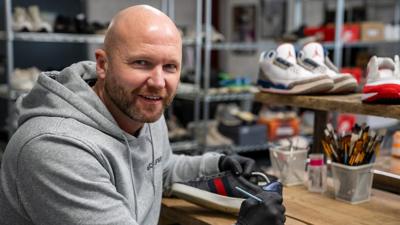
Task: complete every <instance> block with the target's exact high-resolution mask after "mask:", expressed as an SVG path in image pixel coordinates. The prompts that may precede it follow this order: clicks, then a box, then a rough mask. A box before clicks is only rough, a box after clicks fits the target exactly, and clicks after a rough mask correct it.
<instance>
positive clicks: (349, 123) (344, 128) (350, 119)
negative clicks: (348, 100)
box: [337, 113, 357, 134]
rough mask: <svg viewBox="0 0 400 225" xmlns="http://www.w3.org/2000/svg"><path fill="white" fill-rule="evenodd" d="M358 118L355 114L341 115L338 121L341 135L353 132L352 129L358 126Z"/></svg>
mask: <svg viewBox="0 0 400 225" xmlns="http://www.w3.org/2000/svg"><path fill="white" fill-rule="evenodd" d="M356 120H357V118H356V116H355V115H353V114H345V113H343V114H339V116H338V118H337V121H338V126H337V131H338V133H339V134H341V133H343V132H351V128H352V127H354V125H355V124H356Z"/></svg>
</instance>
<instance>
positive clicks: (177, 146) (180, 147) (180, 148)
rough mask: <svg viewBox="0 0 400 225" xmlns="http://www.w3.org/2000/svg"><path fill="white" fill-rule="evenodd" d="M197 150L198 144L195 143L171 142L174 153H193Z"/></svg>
mask: <svg viewBox="0 0 400 225" xmlns="http://www.w3.org/2000/svg"><path fill="white" fill-rule="evenodd" d="M197 148H198V144H197V142H195V141H180V142H171V149H172V151H173V152H174V153H178V152H184V151H193V150H196V149H197Z"/></svg>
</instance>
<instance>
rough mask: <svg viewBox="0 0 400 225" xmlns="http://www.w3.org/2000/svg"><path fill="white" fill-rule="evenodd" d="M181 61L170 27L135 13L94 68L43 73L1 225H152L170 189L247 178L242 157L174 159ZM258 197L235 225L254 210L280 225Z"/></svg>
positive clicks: (268, 201)
mask: <svg viewBox="0 0 400 225" xmlns="http://www.w3.org/2000/svg"><path fill="white" fill-rule="evenodd" d="M181 52H182V41H181V38H180V35H179V32H178V30H177V28H176V27H175V25H174V23H173V22H172V21H171V20H170V19H169V18H168V17H167V16H166V15H164V14H163V13H162V12H160V11H158V10H156V9H154V8H152V7H149V6H144V5H139V6H134V7H130V8H127V9H125V10H123V11H121V12H120V13H118V14H117V15H116V16H115V17H114V19H113V20H112V22H111V24H110V27H109V30H108V32H107V34H106V37H105V42H104V49H99V50H97V51H96V63H91V62H80V63H77V64H73V65H72V66H70V67H68V68H66V69H64V70H63V71H61V72H48V73H43V74H41V75H40V77H39V79H38V81H37V84H36V86H35V87H34V88H33V89H32V91H31V92H30V93H29V94H28V95H27V96H26V97H25V98H24V99H23V100H22V110H21V115H20V119H19V124H20V125H19V128H18V130H17V132H16V133H15V134H14V136H13V137H12V138H11V140H10V142H9V144H8V146H7V149H6V151H5V154H4V158H3V160H4V161H3V163H2V169H1V177H0V179H1V180H0V182H1V188H0V224H2V225H5V224H7V225H8V224H10V225H11V224H12V225H20V224H24V225H25V224H26V225H32V224H36V225H47V224H49V225H50V224H51V225H54V224H57V225H60V224H88V225H89V224H91V225H93V224H106V225H125V224H126V225H128V224H129V225H135V224H144V225H147V224H149V225H155V224H157V222H158V219H159V218H158V217H159V213H160V204H161V195H162V192H163V190H168V188H169V187H170V185H171V183H173V182H177V181H184V180H189V179H192V178H194V177H197V176H203V175H210V174H214V173H217V172H219V171H221V170H234V171H236V172H238V173H241V172H244V173H249V172H250V171H251V170H252V167H253V166H254V162H253V161H251V160H249V159H246V158H243V157H238V156H221V155H218V154H205V155H203V156H196V157H189V156H178V155H174V154H172V153H171V149H170V146H169V142H168V135H167V128H166V125H165V120H164V117H163V116H162V114H163V111H164V108H165V107H166V106H167V105H169V104H170V103H171V101H172V99H173V97H174V95H175V92H176V89H177V86H178V82H179V76H180V70H181V58H182V55H181ZM95 78H97V80H96V79H95ZM92 81H93V82H94V81H95V84H94V86H92V87H90V86H89V85H90V84H92V83H93V82H92ZM88 84H89V85H88ZM261 197H262V198H264V199H265V204H254V203H252V202H251V200H250V201H249V202H248V203H246V204H247V206H246V207H245V209H244V210H243V212H242V211H241V219H239V220H238V223H247V220H248V219H249V217H253V216H254V215H257V214H254V213H255V212H257V211H262V212H263V213H264V214H268V215H269V216H270V218H271V221H273V223H272V224H280V223H282V221H283V220H282V218H284V217H283V213H284V208H283V206H282V205H281V203H282V199H281V198H280V197H279V196H278V195H277V194H275V193H267V192H266V193H265V194H264V195H263V196H261ZM260 218H266V217H265V216H260ZM257 224H260V223H257ZM262 224H263V223H262Z"/></svg>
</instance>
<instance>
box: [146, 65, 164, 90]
mask: <svg viewBox="0 0 400 225" xmlns="http://www.w3.org/2000/svg"><path fill="white" fill-rule="evenodd" d="M147 83H148V85H149V86H151V87H154V88H157V89H162V88H164V87H165V77H164V73H163V69H162V67H161V68H160V67H155V68H154V69H153V71H152V73H151V74H150V78H149V79H148V80H147Z"/></svg>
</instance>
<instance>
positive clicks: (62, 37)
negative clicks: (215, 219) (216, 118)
mask: <svg viewBox="0 0 400 225" xmlns="http://www.w3.org/2000/svg"><path fill="white" fill-rule="evenodd" d="M174 4H175V1H174V0H161V10H162V11H164V12H166V14H168V15H169V16H170V17H171V18H172V19H174V16H175V15H174V14H175V11H174V7H175V5H174ZM196 7H197V8H198V10H197V17H196V20H197V21H196V27H197V28H196V29H197V32H198V33H200V32H201V20H200V19H201V15H200V14H199V13H200V12H201V7H202V5H201V1H200V0H199V1H197V6H196ZM4 12H5V13H4V15H5V30H4V31H0V40H3V41H5V43H6V56H7V65H6V69H5V74H6V76H7V78H6V81H7V83H6V84H2V85H0V98H5V99H7V100H9V101H8V115H12V113H14V112H13V110H12V108H13V107H14V101H15V100H16V99H17V97H18V96H20V95H21V94H24V93H26V92H23V91H17V90H13V89H12V88H11V87H10V85H9V81H10V79H11V76H12V73H13V70H14V43H15V42H48V43H80V44H102V43H103V41H104V35H102V34H69V33H37V32H14V31H13V30H12V26H11V24H12V0H5V8H4ZM196 36H199V35H196ZM183 45H184V46H195V48H196V50H195V54H196V55H195V58H196V77H198V78H197V79H198V80H199V79H200V78H199V77H200V69H201V65H200V64H201V59H200V58H201V45H202V42H201V38H196V39H195V40H193V39H183ZM198 104H199V103H198ZM195 107H199V106H195ZM197 111H199V110H197ZM197 120H198V119H197ZM9 123H10V120H9V119H7V127H8V133H9V135H11V134H12V133H13V130H12V129H11V126H10V124H9ZM196 146H197V142H196V141H186V142H182V143H180V142H179V143H173V144H172V147H173V149H174V148H176V150H177V151H181V150H185V149H194V148H196Z"/></svg>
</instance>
